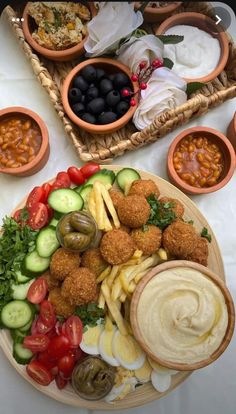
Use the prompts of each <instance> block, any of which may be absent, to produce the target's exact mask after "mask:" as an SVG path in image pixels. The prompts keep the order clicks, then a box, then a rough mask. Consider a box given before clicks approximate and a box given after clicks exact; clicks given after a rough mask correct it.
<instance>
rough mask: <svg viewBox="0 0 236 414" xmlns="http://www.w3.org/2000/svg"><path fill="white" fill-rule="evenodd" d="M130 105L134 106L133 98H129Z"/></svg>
mask: <svg viewBox="0 0 236 414" xmlns="http://www.w3.org/2000/svg"><path fill="white" fill-rule="evenodd" d="M129 103H130V106H135V105H136V101H135V99H134V98H132V99H130V102H129Z"/></svg>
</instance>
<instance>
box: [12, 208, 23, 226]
mask: <svg viewBox="0 0 236 414" xmlns="http://www.w3.org/2000/svg"><path fill="white" fill-rule="evenodd" d="M21 212H22V209H21V208H20V209H19V210H16V211H15V213H14V214H13V216H12V218H13V219H14V220H15V221H16V222H17V223H19V222H20V215H21Z"/></svg>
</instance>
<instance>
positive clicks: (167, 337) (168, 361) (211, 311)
mask: <svg viewBox="0 0 236 414" xmlns="http://www.w3.org/2000/svg"><path fill="white" fill-rule="evenodd" d="M182 276H183V277H182ZM181 283H182V285H181ZM180 285H181V287H180ZM203 287H204V288H203ZM150 291H151V292H153V296H154V298H155V297H156V298H158V303H159V304H160V309H159V314H158V315H160V319H159V321H158V323H156V325H155V321H153V322H152V323H150V318H151V316H152V315H153V311H154V313H155V312H156V310H155V309H156V308H155V306H156V305H155V304H154V308H153V307H152V303H153V302H149V305H148V306H149V309H150V312H148V311H147V312H143V303H144V301H146V302H145V303H146V304H147V300H148V299H149V298H150ZM209 298H212V304H211V303H210V302H209ZM149 300H152V299H149ZM153 300H154V299H153ZM215 303H216V304H217V311H216V308H215V306H216V305H215ZM190 304H191V305H190ZM189 306H190V310H189V312H188V309H189ZM207 310H208V311H207ZM130 318H131V326H132V329H133V333H134V336H135V338H136V340H137V341H138V342H139V344H140V346H141V347H142V348H143V350H144V351H145V352H146V353H147V354H148V355H149V356H150V357H151V358H152V359H153V360H154V361H156V362H157V363H159V364H160V365H162V366H164V367H167V368H170V369H173V370H177V371H193V370H195V369H199V368H203V367H205V366H207V365H209V364H211V363H212V362H214V361H215V360H216V359H217V358H219V357H220V355H221V354H222V353H223V352H224V351H225V349H226V348H227V346H228V345H229V343H230V340H231V338H232V335H233V332H234V324H235V310H234V304H233V299H232V297H231V295H230V292H229V290H228V289H227V287H226V285H225V284H224V282H223V281H222V280H221V279H220V277H219V276H217V275H216V274H215V273H213V272H212V271H211V270H210V269H208V268H207V267H205V266H202V265H200V264H198V263H194V262H189V261H185V260H174V261H169V262H165V263H162V264H161V265H158V266H156V267H155V268H153V269H152V270H151V271H150V272H148V273H147V274H146V276H144V278H143V279H142V280H141V281H140V283H139V284H138V286H137V288H136V289H135V291H134V294H133V297H132V300H131V309H130ZM156 318H159V316H156ZM150 325H152V327H150ZM159 327H160V329H159ZM211 330H212V331H214V333H212V332H211ZM154 332H156V333H157V335H156V334H154ZM203 332H204V333H203ZM217 333H218V338H217ZM144 335H145V336H146V337H145V336H144ZM152 335H154V336H152ZM172 335H173V338H172ZM205 335H208V337H207V339H206V338H205ZM197 336H199V337H198V340H197ZM151 337H152V338H154V337H155V340H151V342H150V338H151ZM158 341H159V348H158ZM211 341H214V345H213V344H212V342H211ZM202 342H203V345H202ZM209 344H210V345H209ZM209 346H210V349H214V348H215V347H216V349H215V350H214V351H213V352H212V353H211V354H210V355H208V354H209V352H208V351H207V350H206V349H205V348H206V347H208V349H209ZM160 350H161V353H162V357H160V356H159V355H160ZM163 354H164V355H167V354H168V356H167V357H166V356H165V359H164V357H163ZM186 355H187V356H186ZM201 355H204V356H205V357H203V359H202V358H201ZM175 358H176V360H175ZM186 361H188V362H186ZM189 361H194V362H189Z"/></svg>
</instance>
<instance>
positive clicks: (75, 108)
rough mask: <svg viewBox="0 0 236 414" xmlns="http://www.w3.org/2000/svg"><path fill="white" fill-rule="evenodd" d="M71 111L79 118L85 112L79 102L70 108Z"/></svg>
mask: <svg viewBox="0 0 236 414" xmlns="http://www.w3.org/2000/svg"><path fill="white" fill-rule="evenodd" d="M72 110H73V112H74V113H75V115H77V116H81V115H82V114H83V113H84V112H85V106H84V104H82V103H81V102H78V103H76V104H74V105H73V106H72Z"/></svg>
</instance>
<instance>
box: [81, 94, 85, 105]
mask: <svg viewBox="0 0 236 414" xmlns="http://www.w3.org/2000/svg"><path fill="white" fill-rule="evenodd" d="M85 101H86V99H85V95H82V98H81V102H82V103H83V104H85Z"/></svg>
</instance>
